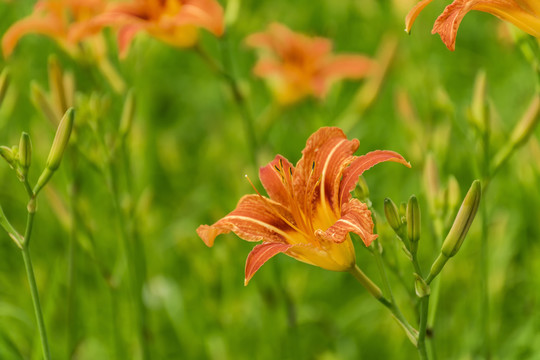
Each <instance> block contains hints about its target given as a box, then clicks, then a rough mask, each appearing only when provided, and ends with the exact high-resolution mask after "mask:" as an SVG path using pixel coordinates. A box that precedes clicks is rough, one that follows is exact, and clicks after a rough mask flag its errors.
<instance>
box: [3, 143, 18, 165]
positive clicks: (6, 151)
mask: <svg viewBox="0 0 540 360" xmlns="http://www.w3.org/2000/svg"><path fill="white" fill-rule="evenodd" d="M0 156H2V157H3V158H4V159H5V160H6V161H7V163H8V164H9V167H11V168H12V169H14V168H15V154H14V153H13V150H12V149H10V148H8V147H7V146H0Z"/></svg>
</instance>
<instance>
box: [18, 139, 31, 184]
mask: <svg viewBox="0 0 540 360" xmlns="http://www.w3.org/2000/svg"><path fill="white" fill-rule="evenodd" d="M31 162H32V142H31V141H30V136H29V135H28V134H27V133H25V132H23V133H22V135H21V140H20V141H19V165H20V166H21V170H22V172H23V175H24V176H26V174H27V173H28V168H30V164H31Z"/></svg>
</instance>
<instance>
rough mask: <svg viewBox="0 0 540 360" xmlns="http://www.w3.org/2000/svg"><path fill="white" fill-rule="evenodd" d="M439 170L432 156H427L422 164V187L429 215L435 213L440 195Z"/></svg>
mask: <svg viewBox="0 0 540 360" xmlns="http://www.w3.org/2000/svg"><path fill="white" fill-rule="evenodd" d="M439 184H440V181H439V170H438V169H437V163H436V162H435V158H434V157H433V154H428V156H427V158H426V163H425V164H424V187H425V189H426V197H427V201H428V204H429V210H430V211H431V213H435V212H436V211H437V201H438V200H437V199H438V197H439V193H440V185H439Z"/></svg>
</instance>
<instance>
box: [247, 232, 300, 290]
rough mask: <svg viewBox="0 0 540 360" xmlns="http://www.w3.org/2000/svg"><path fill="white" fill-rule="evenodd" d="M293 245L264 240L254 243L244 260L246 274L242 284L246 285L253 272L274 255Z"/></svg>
mask: <svg viewBox="0 0 540 360" xmlns="http://www.w3.org/2000/svg"><path fill="white" fill-rule="evenodd" d="M291 246H293V245H289V244H281V243H272V242H265V243H262V244H259V245H256V246H255V247H254V248H253V250H251V252H250V253H249V255H248V257H247V260H246V275H245V279H244V285H247V284H248V282H249V280H251V278H252V277H253V275H254V274H255V272H257V270H259V269H260V267H261V266H262V265H263V264H264V263H265V262H266V261H268V260H269V259H270V258H271V257H273V256H274V255H277V254H279V253H282V252H285V251H287V250H289V248H290V247H291Z"/></svg>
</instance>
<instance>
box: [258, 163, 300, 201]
mask: <svg viewBox="0 0 540 360" xmlns="http://www.w3.org/2000/svg"><path fill="white" fill-rule="evenodd" d="M293 175H294V166H293V165H292V164H291V163H290V162H289V160H287V159H286V158H284V157H283V156H281V155H277V156H276V157H275V158H274V160H272V161H271V162H270V163H268V165H266V166H264V167H261V168H260V169H259V178H260V179H261V183H262V184H263V186H264V188H265V189H266V192H267V193H268V196H269V197H270V199H272V200H274V201H276V202H278V203H280V204H282V205H283V206H285V207H288V206H289V204H290V201H291V200H292V196H293V195H292V191H293V189H292V179H293Z"/></svg>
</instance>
